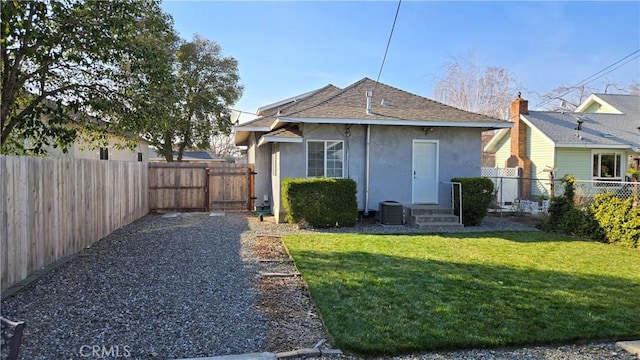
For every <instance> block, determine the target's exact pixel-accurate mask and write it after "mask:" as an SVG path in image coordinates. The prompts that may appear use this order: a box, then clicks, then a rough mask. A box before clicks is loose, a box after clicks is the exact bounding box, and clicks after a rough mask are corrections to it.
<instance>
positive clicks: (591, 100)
mask: <svg viewBox="0 0 640 360" xmlns="http://www.w3.org/2000/svg"><path fill="white" fill-rule="evenodd" d="M593 103H598V104H600V106H603V105H606V106H608V107H610V108H612V109H614V110H615V112H612V113H603V114H623V112H622V111H620V110H618V108H616V107H615V106H613V105H611V104H609V103H608V102H606V101H604V100H603V99H602V98H601V97H599V96H598V95H596V94H591V95H589V97H588V98H587V100H585V101H584V102H583V103H582V104H580V105H579V106H578V107H577V108H576V109H575V110H573V112H575V113H581V112H584V110H585V109H586V108H588V107H589V106H591V104H593Z"/></svg>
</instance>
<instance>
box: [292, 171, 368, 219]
mask: <svg viewBox="0 0 640 360" xmlns="http://www.w3.org/2000/svg"><path fill="white" fill-rule="evenodd" d="M356 191H357V188H356V182H355V181H353V180H351V179H330V178H310V179H306V178H285V179H284V180H283V181H282V205H283V207H284V209H285V210H286V212H287V214H286V217H285V218H286V220H287V222H289V223H291V224H294V223H303V222H306V223H307V224H309V225H311V226H313V227H316V228H326V227H333V226H336V227H337V226H354V225H355V224H356V221H357V219H358V202H357V199H356Z"/></svg>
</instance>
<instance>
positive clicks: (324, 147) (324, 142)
mask: <svg viewBox="0 0 640 360" xmlns="http://www.w3.org/2000/svg"><path fill="white" fill-rule="evenodd" d="M309 143H322V175H319V176H318V175H309ZM337 143H339V144H340V146H341V151H342V154H343V155H342V158H341V159H340V165H341V166H340V176H327V170H328V168H327V163H328V157H327V152H328V150H329V146H328V145H329V144H337ZM305 148H306V149H305V175H306V177H307V178H315V177H328V178H331V179H344V166H345V161H344V159H345V156H346V154H345V152H346V149H345V147H344V141H343V140H307V141H306V146H305Z"/></svg>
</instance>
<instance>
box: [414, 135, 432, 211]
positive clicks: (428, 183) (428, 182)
mask: <svg viewBox="0 0 640 360" xmlns="http://www.w3.org/2000/svg"><path fill="white" fill-rule="evenodd" d="M412 200H413V203H414V204H437V203H438V141H437V140H413V199H412Z"/></svg>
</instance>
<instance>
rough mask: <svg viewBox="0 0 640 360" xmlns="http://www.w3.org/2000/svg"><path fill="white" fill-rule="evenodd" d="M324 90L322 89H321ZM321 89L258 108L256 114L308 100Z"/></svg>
mask: <svg viewBox="0 0 640 360" xmlns="http://www.w3.org/2000/svg"><path fill="white" fill-rule="evenodd" d="M320 89H322V88H320ZM320 89H315V90H311V91H307V92H306V93H304V94H300V95H296V96H292V97H290V98H288V99H284V100H280V101H277V102H274V103H272V104H268V105H264V106H261V107H259V108H258V111H257V112H256V113H257V114H260V113H261V112H263V111H265V110H269V109H273V108H274V107H277V106H280V105H285V104H289V103H293V102H296V101H298V100H303V99H306V98H308V97H309V96H311V95H313V94H315V93H317V92H318V90H320Z"/></svg>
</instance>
